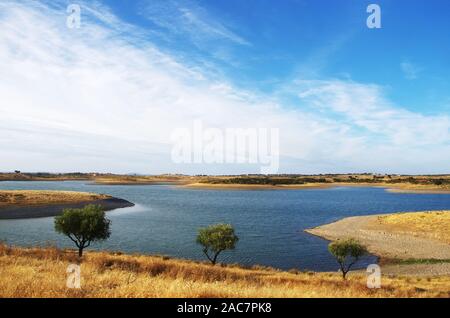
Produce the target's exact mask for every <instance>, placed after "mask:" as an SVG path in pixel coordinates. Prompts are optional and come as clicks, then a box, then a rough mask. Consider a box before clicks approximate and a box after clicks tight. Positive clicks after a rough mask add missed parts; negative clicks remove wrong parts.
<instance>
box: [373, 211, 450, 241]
mask: <svg viewBox="0 0 450 318" xmlns="http://www.w3.org/2000/svg"><path fill="white" fill-rule="evenodd" d="M377 223H378V224H379V225H381V226H383V227H384V228H386V230H388V231H390V232H392V233H408V234H411V235H414V236H418V237H425V238H430V239H435V240H438V241H442V242H446V243H449V244H450V211H430V212H411V213H396V214H389V215H383V216H379V217H378V218H377Z"/></svg>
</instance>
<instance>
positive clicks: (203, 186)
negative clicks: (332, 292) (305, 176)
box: [180, 182, 450, 194]
mask: <svg viewBox="0 0 450 318" xmlns="http://www.w3.org/2000/svg"><path fill="white" fill-rule="evenodd" d="M180 187H183V188H186V189H199V190H308V189H330V188H335V187H374V188H385V190H386V191H388V192H392V193H416V194H421V193H423V194H450V190H444V189H438V188H434V187H430V188H418V187H408V186H405V185H404V184H386V183H346V182H345V183H344V182H342V183H335V182H333V183H305V184H279V185H270V184H233V183H231V184H230V183H200V182H197V183H188V184H182V185H180Z"/></svg>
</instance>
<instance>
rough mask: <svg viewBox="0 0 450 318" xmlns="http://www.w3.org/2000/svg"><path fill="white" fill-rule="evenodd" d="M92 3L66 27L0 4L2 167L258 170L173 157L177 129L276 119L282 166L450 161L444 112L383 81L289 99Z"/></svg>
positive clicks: (322, 86) (379, 166)
mask: <svg viewBox="0 0 450 318" xmlns="http://www.w3.org/2000/svg"><path fill="white" fill-rule="evenodd" d="M86 6H89V4H84V5H83V7H82V27H81V28H80V29H68V28H66V23H65V19H66V12H65V8H62V9H61V8H59V7H57V6H55V7H52V8H50V7H47V6H44V5H42V4H39V2H36V1H23V2H21V3H17V2H15V1H14V2H13V1H2V2H1V3H0V12H1V15H0V30H1V32H0V78H1V79H2V80H1V81H0V96H1V101H0V149H1V157H0V170H13V169H20V170H24V171H25V170H27V171H38V170H40V171H74V170H80V171H112V172H125V173H126V172H143V173H162V172H187V173H245V172H255V171H259V166H255V167H249V166H232V167H231V166H217V165H212V166H206V165H202V166H177V165H174V164H172V163H171V162H170V150H171V144H170V136H171V133H172V132H173V130H174V129H176V128H179V127H192V123H193V121H194V120H196V119H202V120H203V122H204V123H205V124H206V125H209V126H212V127H217V128H226V127H243V128H245V127H267V128H279V129H280V137H281V141H280V149H281V155H282V158H281V171H280V172H302V173H308V172H310V173H318V172H345V171H357V170H359V171H362V170H372V171H386V172H409V173H413V172H420V171H421V172H433V171H435V172H438V171H444V172H445V171H448V168H449V164H448V153H450V148H449V144H448V140H449V135H448V128H449V120H448V117H447V116H434V117H431V116H424V115H420V114H416V113H412V112H409V111H406V110H404V109H400V108H398V107H396V106H395V105H391V104H390V103H389V102H388V101H387V100H386V99H385V98H384V97H383V95H382V90H381V88H380V87H377V86H374V85H364V84H358V83H352V82H345V81H308V80H304V81H298V82H296V83H291V84H290V88H291V89H292V90H293V91H295V92H296V94H297V95H299V96H300V97H301V101H302V103H303V105H304V106H305V107H296V108H293V107H290V108H286V107H284V106H283V105H281V103H280V102H279V100H278V98H277V97H276V95H274V96H265V95H261V94H257V93H254V92H250V91H246V90H243V89H237V88H236V87H234V85H233V84H232V83H230V82H229V81H227V80H225V79H217V78H215V79H211V78H210V77H209V76H208V73H207V72H206V71H205V70H204V69H202V67H201V66H197V67H192V66H187V65H185V64H183V63H181V62H180V61H178V59H177V58H176V57H174V56H172V55H169V54H167V53H164V52H162V51H161V50H159V49H158V48H157V47H156V46H155V45H154V44H153V43H152V42H150V41H148V40H147V39H146V37H145V36H142V35H143V34H145V30H141V29H139V28H137V27H135V26H128V27H127V28H126V30H127V32H126V33H127V34H124V32H123V30H124V29H123V28H122V27H121V26H122V25H121V23H123V22H122V21H120V20H119V19H118V18H117V17H115V16H114V15H112V14H111V13H110V12H109V11H105V10H106V9H101V8H100V7H98V5H95V6H92V7H91V6H89V9H87V7H86ZM99 12H101V14H102V15H100V13H99ZM99 20H100V21H99ZM196 23H197V27H200V26H199V24H198V23H199V22H196ZM194 24H195V23H194ZM214 29H216V31H211V32H212V33H213V34H214V35H215V36H218V35H220V36H224V34H222V33H221V32H219V31H217V29H218V30H220V28H219V27H218V26H216V25H214V27H213V30H214ZM225 34H227V33H225ZM306 104H308V105H315V109H312V110H311V109H310V108H309V107H306ZM320 110H322V111H320ZM380 135H381V136H382V139H379V136H380ZM445 154H447V157H446V156H445Z"/></svg>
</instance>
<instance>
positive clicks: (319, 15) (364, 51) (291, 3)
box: [105, 0, 450, 113]
mask: <svg viewBox="0 0 450 318" xmlns="http://www.w3.org/2000/svg"><path fill="white" fill-rule="evenodd" d="M372 2H373V1H372ZM372 2H371V1H329V0H325V1H324V0H319V1H307V0H283V1H278V2H277V3H274V2H273V1H270V0H247V1H240V0H214V1H204V0H203V1H201V0H200V1H173V2H170V1H166V0H163V1H133V2H131V3H129V2H126V3H124V2H123V1H118V0H115V1H105V4H107V5H108V6H110V7H111V8H112V10H113V12H114V13H115V14H117V15H118V16H120V17H122V18H123V19H124V20H125V21H128V22H130V23H132V24H136V25H139V26H141V27H143V28H145V29H153V30H158V31H160V32H161V33H164V34H165V35H166V36H167V37H168V38H167V40H166V41H164V40H157V41H156V42H157V43H158V44H159V45H160V46H161V47H162V48H164V49H167V50H171V51H172V52H176V53H178V54H181V55H183V56H186V59H188V60H190V58H191V57H194V60H195V59H199V60H203V59H205V60H208V61H211V62H213V63H216V64H217V67H219V68H220V70H221V71H222V72H224V74H226V76H227V77H228V78H230V79H231V80H232V81H233V82H234V83H237V84H238V85H244V86H248V87H249V88H250V89H260V90H262V91H271V90H274V89H275V88H276V87H277V84H280V83H283V82H284V81H285V80H286V78H290V77H297V76H299V75H300V76H301V75H302V74H305V76H308V77H311V76H312V77H316V78H322V77H333V78H344V79H348V78H350V79H352V80H354V81H358V82H365V83H378V84H380V85H383V86H386V88H387V89H388V92H387V93H388V96H389V97H390V98H392V100H393V101H394V102H396V103H399V104H401V105H404V107H408V108H410V109H413V110H418V111H423V112H426V113H428V112H429V113H433V112H441V111H448V110H449V108H448V107H449V98H450V97H449V94H448V92H449V91H450V82H449V81H450V77H449V76H448V74H449V70H450V58H449V56H450V41H449V37H448V32H449V30H450V19H449V12H450V3H449V2H448V1H445V0H434V1H423V0H415V1H406V0H400V1H376V3H377V4H379V5H380V7H381V9H382V29H379V30H373V29H368V28H367V27H366V24H365V23H366V19H367V17H368V13H366V8H367V6H368V5H369V4H370V3H372ZM155 7H158V9H159V10H160V11H158V9H155ZM161 7H164V8H165V10H167V11H165V13H164V14H167V15H169V16H170V17H169V18H166V21H170V20H171V19H173V22H174V24H176V23H180V20H182V18H181V15H182V13H180V10H183V9H187V10H192V11H193V12H195V13H198V14H199V16H200V17H202V18H205V19H207V20H208V22H215V21H217V24H218V25H223V26H224V27H226V28H227V29H228V30H229V31H230V32H232V33H233V34H234V35H235V36H236V37H239V38H240V39H242V42H245V44H243V43H242V42H241V41H233V40H231V39H228V41H227V39H226V38H220V37H217V38H216V39H208V40H206V41H205V43H199V42H195V41H194V43H193V41H192V38H190V37H189V36H187V37H186V36H185V35H186V33H183V32H181V31H180V32H179V33H177V32H171V30H169V29H168V28H165V27H162V26H161V25H160V24H158V23H154V21H152V19H153V18H152V17H151V16H149V15H151V14H152V13H154V14H155V15H158V16H157V19H165V17H164V16H162V15H159V13H160V12H162V11H163V9H161ZM180 24H182V23H180ZM172 26H174V25H173V24H172ZM174 28H175V26H174ZM176 28H178V27H176ZM180 28H182V26H180ZM186 32H189V30H186ZM194 32H195V31H194ZM402 65H403V67H402ZM408 70H409V71H408ZM407 72H409V73H410V74H409V75H408V74H407Z"/></svg>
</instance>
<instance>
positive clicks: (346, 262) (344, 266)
mask: <svg viewBox="0 0 450 318" xmlns="http://www.w3.org/2000/svg"><path fill="white" fill-rule="evenodd" d="M328 250H329V251H330V253H331V254H332V255H333V256H334V257H335V258H336V260H337V261H338V263H339V266H340V267H341V272H342V278H343V279H346V276H347V273H348V272H349V271H350V268H351V267H352V266H353V265H355V263H356V262H357V261H358V260H359V258H360V257H362V256H364V255H365V254H367V249H366V247H365V246H364V245H362V244H361V243H359V242H358V241H357V240H355V239H352V238H350V239H346V240H337V241H334V242H331V243H330V244H329V245H328Z"/></svg>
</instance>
